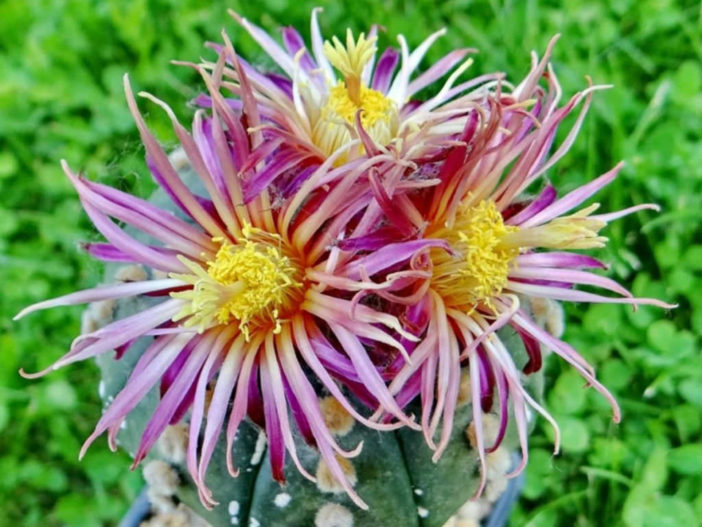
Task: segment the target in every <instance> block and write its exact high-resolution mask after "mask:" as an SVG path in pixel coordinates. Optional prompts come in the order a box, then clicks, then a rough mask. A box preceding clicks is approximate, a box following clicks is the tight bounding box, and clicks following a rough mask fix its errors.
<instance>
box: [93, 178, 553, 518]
mask: <svg viewBox="0 0 702 527" xmlns="http://www.w3.org/2000/svg"><path fill="white" fill-rule="evenodd" d="M181 175H182V176H183V177H184V180H185V181H186V182H188V184H190V185H192V186H193V187H195V186H196V184H195V179H196V178H194V177H193V175H192V173H190V171H189V170H188V169H187V168H184V169H182V170H181ZM152 201H153V202H155V203H157V204H158V205H159V206H163V207H165V206H166V204H167V203H169V201H168V199H167V198H166V196H164V195H163V193H162V192H156V193H155V194H154V196H153V197H152ZM170 210H172V211H174V209H173V207H172V206H170ZM174 212H176V211H174ZM119 268H120V266H118V265H110V266H108V268H107V273H106V278H107V281H108V282H113V281H114V280H115V274H116V273H117V272H118V269H119ZM155 302H156V300H154V299H152V298H149V297H139V298H131V299H128V300H124V301H119V302H117V303H116V304H115V306H114V310H113V316H114V318H122V317H124V316H127V315H128V314H131V313H133V312H137V311H140V310H142V309H144V308H145V307H147V305H149V304H153V303H155ZM510 331H511V330H510ZM501 338H502V339H503V341H504V342H505V343H509V344H510V345H511V347H510V349H511V350H512V353H513V354H515V363H516V364H517V365H522V364H524V362H525V361H526V354H525V352H524V350H523V347H522V344H521V341H520V339H519V338H518V337H517V335H516V333H514V334H513V335H507V334H505V333H504V331H503V333H502V334H501ZM150 340H151V338H142V339H141V340H139V341H137V342H136V343H134V344H133V345H132V346H131V348H130V349H129V350H128V351H127V352H126V353H125V354H124V356H123V357H122V358H121V359H120V360H114V359H113V358H112V357H111V356H108V355H103V356H101V357H99V358H98V365H99V367H100V369H101V372H102V382H101V389H100V393H101V396H102V398H103V401H104V403H105V404H106V405H108V404H109V403H110V402H111V401H112V399H113V398H114V396H115V395H116V394H117V393H118V392H119V391H120V390H121V388H122V387H123V386H124V384H125V383H126V380H127V378H128V376H129V374H130V372H131V370H132V368H133V366H134V364H135V363H136V361H137V359H138V358H139V356H140V354H141V353H142V352H143V350H144V349H145V348H146V346H147V345H148V343H149V341H150ZM531 377H532V378H533V379H535V380H533V381H530V382H531V384H532V386H531V391H532V392H537V393H538V392H540V386H539V385H540V380H539V375H532V376H531ZM323 395H324V394H320V396H323ZM157 402H158V388H155V389H153V390H152V391H151V392H150V393H149V394H148V396H147V397H145V398H144V400H143V401H142V402H141V403H140V404H139V405H138V406H137V407H136V408H135V409H134V410H133V411H132V412H131V414H130V415H129V416H128V417H127V419H126V421H125V423H124V425H123V429H122V430H120V432H119V435H118V442H119V445H120V447H121V448H123V449H125V450H126V451H127V452H129V453H130V454H131V455H133V453H134V452H135V451H136V449H137V446H138V444H139V440H140V437H141V433H142V431H143V429H144V427H145V425H146V423H147V421H148V419H149V417H150V416H151V414H152V412H153V410H154V409H155V407H156V404H157ZM408 413H412V412H411V411H410V412H408ZM415 414H417V415H418V412H417V411H415ZM471 415H472V414H471V406H470V404H469V403H466V404H463V405H461V406H459V407H458V409H457V410H456V414H455V420H454V425H453V426H454V428H453V431H452V436H451V442H450V444H449V446H448V448H447V449H446V451H445V452H444V454H443V455H442V457H441V458H440V459H439V460H438V462H436V463H434V462H433V461H432V459H431V455H432V451H431V450H430V449H429V447H428V446H427V445H426V443H425V440H424V437H423V435H422V433H421V432H417V431H412V430H409V429H401V430H399V431H395V432H379V431H376V430H370V429H367V428H365V427H364V426H362V425H360V424H356V425H355V426H354V427H353V428H352V430H351V431H350V432H349V433H347V434H346V435H344V436H343V437H340V438H338V439H339V443H340V445H341V446H342V447H343V448H346V449H353V448H354V447H356V445H357V444H358V443H359V442H361V441H362V442H363V449H362V451H361V453H360V454H359V455H358V456H357V457H355V458H351V459H350V460H349V463H350V470H353V472H355V476H356V477H355V479H356V484H355V489H356V490H357V491H358V493H359V494H360V495H361V496H362V497H363V499H364V500H365V501H366V502H367V503H368V506H369V509H368V510H367V511H363V510H361V509H359V508H358V507H356V506H355V505H354V504H353V503H352V502H351V500H350V499H349V498H348V497H347V496H346V494H345V493H343V492H338V493H337V492H334V490H335V489H333V488H331V489H330V488H325V487H324V485H323V484H322V483H318V484H315V483H313V482H310V481H309V480H307V479H305V478H304V477H303V476H302V475H301V474H300V473H299V472H298V471H297V470H296V468H295V467H294V465H293V464H292V461H290V460H288V462H287V465H286V472H285V475H286V477H287V482H286V483H285V484H284V485H281V484H279V483H278V482H276V481H275V480H274V479H273V477H272V474H271V470H270V466H269V463H268V460H267V457H266V455H265V436H264V435H263V433H262V432H259V429H258V427H257V426H256V425H254V424H253V423H250V422H245V423H243V424H242V426H241V428H240V429H239V432H238V434H237V437H236V439H235V442H234V456H233V457H234V461H235V464H236V466H237V468H239V475H238V477H236V478H232V477H231V476H230V474H229V472H228V470H227V466H226V462H225V448H226V446H225V445H226V441H225V440H224V438H223V437H221V438H220V440H219V443H218V445H217V448H216V450H215V454H214V457H213V460H212V463H211V464H210V466H209V470H208V473H207V477H206V481H207V485H208V486H209V487H210V488H211V489H212V491H213V493H214V497H215V499H216V500H217V501H218V502H219V505H218V506H217V507H215V508H214V509H212V510H206V509H205V508H204V507H203V506H202V505H201V504H200V501H199V499H198V494H197V489H196V487H195V485H194V483H193V482H192V481H191V479H190V477H189V476H188V474H187V470H186V468H185V466H184V464H183V463H181V464H174V469H175V470H176V471H177V472H178V473H179V475H180V481H181V485H180V487H179V489H178V491H177V498H178V499H179V500H181V501H182V502H184V503H185V504H187V505H189V506H190V507H191V508H192V509H193V510H195V511H196V512H197V513H198V514H199V515H200V516H201V517H202V518H203V519H205V520H206V521H208V522H209V523H210V524H211V525H212V526H214V527H218V526H225V525H226V526H231V525H239V526H247V527H269V526H277V525H281V526H283V525H284V526H287V527H298V526H299V527H310V526H312V525H321V526H330V527H331V526H332V525H339V526H343V525H353V526H354V527H393V526H403V527H413V526H417V527H441V526H442V525H443V524H444V523H445V522H446V521H447V519H448V518H449V517H450V516H451V515H452V514H454V513H455V512H456V510H457V509H458V508H459V507H460V506H461V505H462V504H463V503H465V501H466V500H467V499H468V498H470V497H471V496H472V495H473V494H474V492H475V490H476V488H477V486H478V481H479V478H480V475H479V464H478V460H477V455H476V453H475V451H474V450H472V449H471V446H470V443H469V441H468V439H467V438H466V433H465V431H466V428H467V426H468V425H469V423H470V421H471ZM186 419H187V416H186ZM296 444H297V446H298V454H299V457H300V460H301V462H302V464H303V465H304V466H305V467H306V468H307V470H308V471H309V472H310V473H312V474H314V473H315V472H317V470H318V465H319V460H320V456H319V455H318V453H317V452H316V450H315V449H314V448H312V447H309V446H307V445H306V444H305V442H304V441H303V439H302V437H300V436H296ZM505 444H506V445H508V447H512V446H513V445H514V444H515V438H514V434H513V433H511V432H510V431H509V430H508V434H507V438H506V440H505ZM93 448H98V447H93ZM159 455H160V454H159V449H158V448H156V449H154V450H152V452H151V453H150V454H149V457H148V458H147V460H149V459H157V458H158V457H159ZM167 461H169V462H171V463H173V460H167ZM320 487H321V488H320ZM325 518H329V520H328V521H327V523H324V522H325V521H326V520H325ZM332 518H335V519H334V521H336V523H333V521H332ZM350 519H352V523H349V521H351V520H350ZM344 522H346V523H344Z"/></svg>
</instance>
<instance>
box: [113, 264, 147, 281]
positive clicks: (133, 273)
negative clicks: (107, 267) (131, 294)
mask: <svg viewBox="0 0 702 527" xmlns="http://www.w3.org/2000/svg"><path fill="white" fill-rule="evenodd" d="M147 278H148V276H147V274H146V271H144V268H143V267H142V266H141V265H123V266H122V267H120V268H119V269H117V272H116V273H115V279H116V280H119V281H121V282H141V281H143V280H146V279H147Z"/></svg>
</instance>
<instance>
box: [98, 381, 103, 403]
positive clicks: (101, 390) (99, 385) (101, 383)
mask: <svg viewBox="0 0 702 527" xmlns="http://www.w3.org/2000/svg"><path fill="white" fill-rule="evenodd" d="M98 395H99V396H100V399H102V398H103V397H105V381H100V384H98Z"/></svg>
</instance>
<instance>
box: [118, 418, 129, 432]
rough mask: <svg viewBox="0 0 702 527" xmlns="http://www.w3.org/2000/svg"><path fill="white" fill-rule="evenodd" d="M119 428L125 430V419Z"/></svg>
mask: <svg viewBox="0 0 702 527" xmlns="http://www.w3.org/2000/svg"><path fill="white" fill-rule="evenodd" d="M119 427H120V429H121V430H126V429H127V420H126V419H125V420H124V421H122V422H121V423H120V424H119Z"/></svg>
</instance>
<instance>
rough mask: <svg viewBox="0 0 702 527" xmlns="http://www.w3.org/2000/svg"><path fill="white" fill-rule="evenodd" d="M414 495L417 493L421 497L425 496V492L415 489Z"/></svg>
mask: <svg viewBox="0 0 702 527" xmlns="http://www.w3.org/2000/svg"><path fill="white" fill-rule="evenodd" d="M414 493H415V494H416V495H417V496H421V495H422V494H424V491H423V490H422V489H414Z"/></svg>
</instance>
